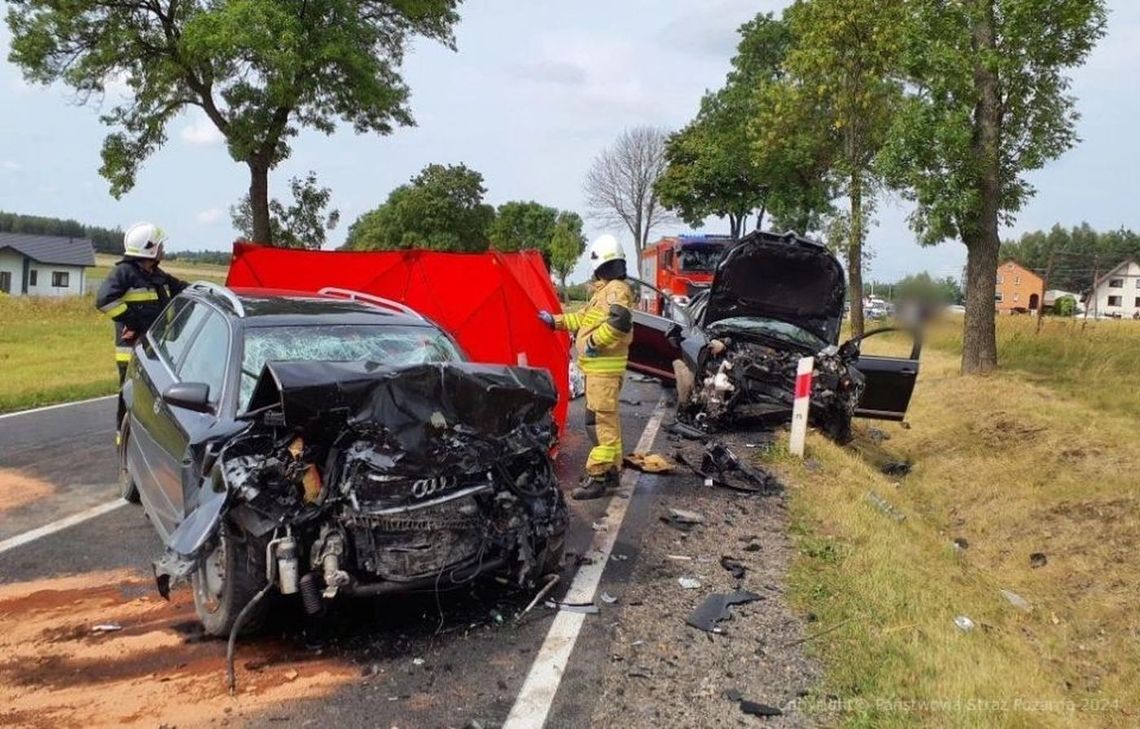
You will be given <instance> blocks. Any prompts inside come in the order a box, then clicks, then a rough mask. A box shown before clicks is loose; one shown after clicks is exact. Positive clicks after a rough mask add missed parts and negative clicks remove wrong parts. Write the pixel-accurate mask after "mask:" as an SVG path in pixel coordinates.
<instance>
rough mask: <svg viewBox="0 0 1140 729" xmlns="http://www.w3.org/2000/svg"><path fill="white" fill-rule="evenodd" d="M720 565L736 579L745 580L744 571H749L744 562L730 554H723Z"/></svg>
mask: <svg viewBox="0 0 1140 729" xmlns="http://www.w3.org/2000/svg"><path fill="white" fill-rule="evenodd" d="M720 566H721V567H724V568H725V569H726V570H728V573H729V574H730V575H732V577H733V579H736V580H743V579H744V573H745V572H747V568H746V567H745V566H744V563H743V562H741V561H740V560H738V559H736V558H735V557H729V556H728V555H721V558H720Z"/></svg>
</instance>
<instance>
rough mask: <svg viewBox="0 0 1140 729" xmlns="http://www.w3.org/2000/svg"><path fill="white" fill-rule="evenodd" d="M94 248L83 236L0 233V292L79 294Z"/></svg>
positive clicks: (84, 286)
mask: <svg viewBox="0 0 1140 729" xmlns="http://www.w3.org/2000/svg"><path fill="white" fill-rule="evenodd" d="M94 265H95V247H94V246H92V245H91V241H89V240H87V239H86V238H60V237H56V236H50V235H27V234H24V233H0V292H3V293H5V294H9V295H11V296H80V295H82V294H83V293H84V292H85V291H86V290H87V269H88V268H90V267H91V266H94Z"/></svg>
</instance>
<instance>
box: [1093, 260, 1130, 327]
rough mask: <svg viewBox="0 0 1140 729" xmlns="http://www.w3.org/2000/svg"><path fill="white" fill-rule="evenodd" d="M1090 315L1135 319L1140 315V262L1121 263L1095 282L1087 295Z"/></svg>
mask: <svg viewBox="0 0 1140 729" xmlns="http://www.w3.org/2000/svg"><path fill="white" fill-rule="evenodd" d="M1085 307H1086V308H1087V309H1088V312H1089V316H1094V317H1097V318H1102V317H1116V318H1123V319H1134V318H1138V317H1140V263H1136V261H1132V260H1128V261H1124V262H1123V263H1121V264H1120V265H1119V266H1117V267H1116V268H1114V269H1112V270H1111V271H1109V272H1108V273H1106V274H1105V275H1103V276H1101V277H1100V278H1098V279H1097V280H1096V283H1095V284H1093V288H1092V292H1091V294H1090V295H1087V296H1086V302H1085Z"/></svg>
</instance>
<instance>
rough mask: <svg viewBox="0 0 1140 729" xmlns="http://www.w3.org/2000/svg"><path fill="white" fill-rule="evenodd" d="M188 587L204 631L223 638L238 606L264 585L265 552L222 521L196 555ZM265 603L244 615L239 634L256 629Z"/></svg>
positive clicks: (235, 618) (231, 626)
mask: <svg viewBox="0 0 1140 729" xmlns="http://www.w3.org/2000/svg"><path fill="white" fill-rule="evenodd" d="M190 587H191V590H192V592H193V593H194V610H195V612H197V613H198V619H199V620H200V621H202V627H203V628H205V630H206V634H207V635H211V636H214V637H218V638H224V637H226V636H228V635H229V634H230V630H232V629H233V626H234V621H236V620H237V616H238V614H239V613H240V612H241V611H242V609H243V608H244V607H245V606H246V605H248V604H249V602H250V600H252V599H253V597H254V595H256V594H257V593H258V592H260V591H261V588H263V587H265V554H264V552H263V551H262V550H261V549H259V548H258V546H257V543H256V542H254V541H253V540H252V539H251V538H250V537H249V536H248V535H246V534H242V533H240V532H239V531H238V530H236V529H234V528H232V527H230V526H228V525H223V526H222V529H221V530H220V531H219V533H218V537H217V539H216V540H215V541H214V543H213V545H212V547H209V548H207V551H206V552H205V553H204V554H203V555H202V556H201V557H200V558H199V560H198V567H197V569H195V570H194V572H193V574H192V575H191V576H190ZM265 604H266V603H265V602H264V601H263V602H262V603H261V604H260V605H259V606H258V607H257V609H256V610H254V613H253V615H250V616H248V617H247V619H246V621H245V625H244V626H242V630H241V632H242V634H246V633H252V632H254V631H256V630H257V628H258V627H259V626H260V623H261V619H262V618H263V617H264V615H265V609H264V608H265Z"/></svg>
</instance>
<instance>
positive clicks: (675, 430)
mask: <svg viewBox="0 0 1140 729" xmlns="http://www.w3.org/2000/svg"><path fill="white" fill-rule="evenodd" d="M665 431H666V432H667V433H672V434H674V435H677V436H680V437H682V438H684V439H686V440H699V441H703V440H705V439H706V438H708V437H709V434H708V433H706V432H705V431H703V430H701V429H699V428H694V427H693V426H691V425H687V424H685V423H682V422H681V421H679V420H674V421H673V422H672V423H667V424H666V425H665Z"/></svg>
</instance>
